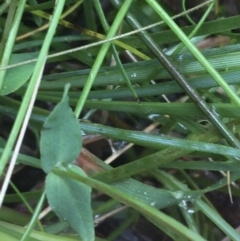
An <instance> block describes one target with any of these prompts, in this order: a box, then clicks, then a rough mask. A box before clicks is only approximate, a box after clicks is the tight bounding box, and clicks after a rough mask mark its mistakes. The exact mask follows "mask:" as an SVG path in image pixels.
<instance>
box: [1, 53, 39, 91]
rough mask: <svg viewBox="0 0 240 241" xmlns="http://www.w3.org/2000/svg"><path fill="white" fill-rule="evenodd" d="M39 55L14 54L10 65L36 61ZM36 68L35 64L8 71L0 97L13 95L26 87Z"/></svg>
mask: <svg viewBox="0 0 240 241" xmlns="http://www.w3.org/2000/svg"><path fill="white" fill-rule="evenodd" d="M37 55H38V53H23V54H13V55H12V56H11V59H10V62H9V64H10V65H11V64H16V63H20V62H23V61H26V60H30V59H34V58H36V57H37ZM34 66H35V62H33V63H29V64H25V65H21V66H17V67H14V68H11V69H8V70H7V73H6V76H5V78H4V81H3V86H2V89H1V90H0V95H7V94H9V93H12V92H14V91H15V90H17V89H19V88H20V87H21V86H22V85H24V84H25V83H26V82H27V81H28V79H29V78H30V76H31V75H32V72H33V69H34Z"/></svg>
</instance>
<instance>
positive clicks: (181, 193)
mask: <svg viewBox="0 0 240 241" xmlns="http://www.w3.org/2000/svg"><path fill="white" fill-rule="evenodd" d="M172 196H173V197H175V198H176V199H181V198H182V197H183V192H182V191H176V192H173V193H172Z"/></svg>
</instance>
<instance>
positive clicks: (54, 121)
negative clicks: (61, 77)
mask: <svg viewBox="0 0 240 241" xmlns="http://www.w3.org/2000/svg"><path fill="white" fill-rule="evenodd" d="M68 89H69V86H68V88H66V89H65V93H64V96H63V98H62V100H61V102H60V103H59V104H57V105H56V106H55V108H54V110H53V111H52V113H51V114H50V115H49V117H48V118H47V119H46V121H45V122H44V125H43V128H42V132H41V140H40V151H41V161H42V168H43V170H44V171H45V172H46V173H49V172H50V171H51V170H52V168H53V167H54V166H56V165H58V164H61V163H72V162H73V161H74V160H75V159H76V158H77V156H78V155H79V153H80V150H81V141H82V138H81V133H80V128H79V123H78V121H77V119H76V117H75V116H74V114H73V111H72V109H71V108H70V106H69V105H68V96H67V92H68Z"/></svg>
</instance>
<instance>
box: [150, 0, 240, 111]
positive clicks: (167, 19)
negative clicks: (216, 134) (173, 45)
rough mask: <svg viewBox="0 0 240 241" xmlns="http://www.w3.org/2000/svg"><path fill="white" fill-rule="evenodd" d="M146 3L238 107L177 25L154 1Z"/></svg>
mask: <svg viewBox="0 0 240 241" xmlns="http://www.w3.org/2000/svg"><path fill="white" fill-rule="evenodd" d="M146 1H147V3H148V4H149V5H150V6H151V7H152V8H153V9H154V10H155V11H156V13H157V14H158V15H159V16H160V17H161V18H162V19H163V20H164V22H165V23H166V24H167V25H168V26H169V27H170V28H171V29H172V30H173V32H174V33H175V34H176V35H177V36H178V37H179V39H180V40H181V41H182V42H183V43H184V44H185V46H186V47H187V48H188V49H189V51H190V52H191V53H192V54H193V55H194V56H195V57H196V59H197V60H198V61H199V62H200V63H201V64H202V66H203V67H204V68H205V69H206V70H207V72H208V73H209V74H210V75H211V76H212V77H213V79H214V80H215V81H216V82H217V83H218V84H219V85H220V86H221V87H222V89H223V90H224V91H225V92H226V93H227V95H228V96H229V98H230V99H231V100H232V101H233V102H234V103H235V104H236V105H237V106H238V107H240V99H239V98H238V96H237V95H236V93H235V92H234V91H233V90H232V89H231V88H230V87H229V86H228V84H227V83H226V82H225V80H224V79H223V78H222V76H221V75H220V74H219V73H218V72H217V71H216V70H215V69H214V68H213V67H212V66H211V65H210V64H209V62H208V61H207V59H206V58H205V57H204V56H203V55H202V54H201V52H200V51H199V50H198V49H197V48H196V47H195V46H194V45H193V44H192V43H191V41H189V39H188V38H187V36H186V35H185V34H184V33H183V32H182V30H181V29H180V28H179V27H178V26H177V24H176V23H175V22H174V21H173V20H172V19H171V18H170V17H169V15H168V14H167V13H166V12H165V10H164V9H163V8H162V7H161V5H160V4H159V3H157V2H156V1H155V0H146Z"/></svg>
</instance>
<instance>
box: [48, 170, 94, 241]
mask: <svg viewBox="0 0 240 241" xmlns="http://www.w3.org/2000/svg"><path fill="white" fill-rule="evenodd" d="M78 174H79V175H82V176H86V174H85V173H84V172H83V171H82V170H81V169H80V168H78ZM46 194H47V198H48V202H49V204H50V206H51V208H52V210H53V211H54V212H55V213H56V214H57V215H58V216H59V217H60V218H62V219H63V220H65V221H67V222H68V223H69V225H70V226H71V227H72V229H73V230H74V231H76V232H77V233H78V235H79V236H80V238H81V240H82V241H94V240H95V236H94V224H93V216H92V209H91V204H90V203H91V188H90V187H89V186H87V185H85V184H83V183H81V182H77V181H75V180H72V179H70V178H65V177H62V176H58V175H56V174H54V173H52V172H50V173H48V175H47V179H46Z"/></svg>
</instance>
